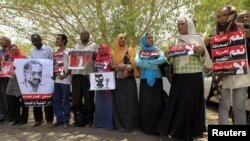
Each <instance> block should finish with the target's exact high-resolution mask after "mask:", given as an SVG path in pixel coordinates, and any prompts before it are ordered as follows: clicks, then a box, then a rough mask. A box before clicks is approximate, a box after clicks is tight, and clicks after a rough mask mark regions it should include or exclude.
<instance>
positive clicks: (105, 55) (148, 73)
mask: <svg viewBox="0 0 250 141" xmlns="http://www.w3.org/2000/svg"><path fill="white" fill-rule="evenodd" d="M249 25H250V12H247V11H243V12H240V13H237V12H236V10H235V8H234V7H232V6H224V7H222V8H221V9H219V10H218V12H217V15H216V31H215V34H214V35H223V34H227V33H229V32H234V31H239V30H241V31H244V32H245V37H246V45H247V54H249V53H250V42H249V39H250V38H249V37H250V31H249V28H250V26H249ZM176 26H177V29H178V36H176V38H175V42H174V44H173V45H175V46H178V45H190V44H194V45H195V48H194V49H193V51H194V54H193V55H186V56H171V55H170V52H169V50H166V51H165V50H164V52H162V51H161V50H160V49H159V48H158V47H157V46H156V45H155V43H154V38H153V35H152V33H149V32H146V33H144V34H143V35H142V36H141V38H140V49H139V50H138V51H136V50H135V48H133V47H129V46H128V44H127V39H126V35H125V34H119V35H118V36H117V37H116V39H115V44H114V50H113V51H111V50H110V45H109V44H107V43H102V44H100V45H97V44H96V43H94V42H93V41H91V40H90V33H89V32H88V31H87V30H83V31H82V32H81V33H80V40H81V42H80V43H79V44H78V45H76V46H75V47H74V50H84V51H91V52H92V53H93V55H92V58H91V59H90V61H89V62H88V64H87V65H86V66H85V68H84V69H74V70H70V69H68V63H69V50H68V49H67V42H68V39H67V36H66V35H65V34H58V35H57V36H56V40H55V43H56V45H57V47H58V48H57V50H55V51H54V52H53V50H52V48H50V47H48V46H46V45H45V44H43V43H42V38H41V36H40V35H39V34H33V35H31V42H32V45H33V46H34V49H33V50H32V52H31V57H30V58H31V59H51V60H53V53H59V52H60V53H63V66H64V68H65V73H64V74H63V75H54V76H53V80H54V94H53V103H52V105H50V106H45V107H33V113H34V119H35V123H34V124H33V126H34V127H36V126H40V125H41V124H43V123H44V122H45V125H46V126H48V127H55V126H59V125H63V127H64V128H68V127H69V125H70V118H71V117H70V115H71V114H70V112H71V104H70V97H71V98H72V111H73V123H72V125H73V126H76V127H95V128H105V129H109V130H111V129H112V130H113V129H114V130H118V131H121V132H133V131H135V130H141V131H142V132H144V133H146V134H151V135H164V136H167V137H169V138H178V139H181V140H194V139H195V138H198V137H202V135H203V132H206V122H205V120H206V118H205V115H206V114H205V100H204V82H203V78H204V75H203V73H204V69H211V65H212V63H211V58H212V57H211V45H210V41H209V39H208V40H204V39H203V37H202V36H201V35H200V34H198V33H197V32H196V31H195V23H194V21H193V20H192V19H190V18H187V17H183V18H179V19H178V21H177V25H176ZM214 35H212V36H214ZM0 46H1V47H2V49H1V51H0V56H1V57H0V61H1V63H3V62H13V61H14V60H15V59H24V58H28V57H26V56H24V55H23V54H22V51H21V50H22V48H21V47H18V46H17V45H15V44H12V43H11V40H10V39H9V38H7V37H5V36H3V37H1V38H0ZM169 46H170V45H169ZM249 56H250V55H248V58H249ZM248 60H249V59H248ZM164 63H168V64H169V65H171V66H172V79H171V89H170V93H169V94H168V95H169V97H168V95H166V93H165V92H164V90H163V85H164V84H163V81H162V77H163V75H162V71H161V69H160V67H159V66H160V65H162V64H164ZM248 66H249V63H248V64H247V69H249V67H248ZM14 69H15V67H14ZM93 72H99V73H102V72H114V74H115V83H116V88H115V90H106V91H98V90H97V91H90V78H89V74H90V73H93ZM16 75H19V74H16ZM16 75H14V76H13V77H1V78H0V121H1V122H3V121H9V122H13V123H12V125H24V124H27V122H28V116H29V113H28V111H29V107H26V106H25V104H24V100H23V98H22V96H21V95H22V94H21V91H20V88H19V86H18V82H17V78H16ZM35 75H38V74H35ZM249 75H250V73H248V74H243V75H228V76H223V77H213V79H214V81H213V82H214V84H215V87H212V88H211V91H213V89H215V90H217V91H218V93H221V96H220V103H219V108H218V111H219V114H218V115H219V121H218V124H221V125H225V124H228V119H229V109H230V97H231V96H230V94H232V98H233V112H234V122H233V123H234V124H236V125H245V124H247V119H246V111H245V102H246V100H247V91H248V87H249V86H250V76H249ZM33 77H39V76H33ZM136 78H139V79H140V85H139V94H138V90H137V85H136ZM71 88H72V91H71ZM138 95H139V97H138ZM43 111H44V113H45V120H44V117H43ZM54 116H55V120H54Z"/></svg>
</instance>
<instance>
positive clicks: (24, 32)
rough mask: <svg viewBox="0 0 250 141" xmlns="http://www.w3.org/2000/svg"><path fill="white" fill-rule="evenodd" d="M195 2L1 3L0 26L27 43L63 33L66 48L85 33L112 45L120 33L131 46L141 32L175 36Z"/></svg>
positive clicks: (45, 0) (161, 37)
mask: <svg viewBox="0 0 250 141" xmlns="http://www.w3.org/2000/svg"><path fill="white" fill-rule="evenodd" d="M197 1H198V0H21V1H20V0H1V1H0V9H1V13H0V24H2V25H6V26H9V27H12V28H15V29H16V31H17V32H18V35H19V36H20V37H22V38H25V39H29V38H30V35H31V34H33V33H39V34H41V35H42V37H43V39H44V40H46V41H47V43H48V42H50V43H52V42H54V40H55V39H54V38H55V35H56V34H58V33H64V34H66V35H67V36H68V37H69V41H70V42H69V46H71V47H72V46H73V45H74V44H76V43H77V40H78V39H79V33H80V32H81V30H82V29H87V30H89V31H90V33H91V35H92V39H93V40H94V41H95V42H97V43H103V42H107V43H109V44H111V46H112V45H113V42H114V39H115V37H116V36H117V34H119V33H127V35H128V39H129V43H130V45H132V46H136V45H138V44H139V38H140V36H141V35H142V34H143V33H144V32H152V33H153V34H154V35H157V37H156V40H158V41H159V42H161V43H164V42H165V39H168V38H169V37H171V36H172V35H173V34H175V33H176V26H175V24H176V19H177V18H178V16H179V14H180V13H181V12H183V11H188V10H189V9H193V8H194V4H195V3H197Z"/></svg>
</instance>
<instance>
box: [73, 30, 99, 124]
mask: <svg viewBox="0 0 250 141" xmlns="http://www.w3.org/2000/svg"><path fill="white" fill-rule="evenodd" d="M80 38H81V43H79V44H78V45H77V46H76V47H75V50H83V51H92V52H93V56H95V52H96V51H97V49H98V46H97V44H96V43H94V42H92V41H90V34H89V32H88V31H86V30H83V31H82V32H81V34H80ZM93 70H94V69H93V57H92V59H91V60H90V61H89V62H88V64H86V66H85V68H84V69H78V70H72V74H73V76H72V104H73V111H74V122H75V126H85V125H86V124H87V125H86V127H90V126H92V124H93V114H94V92H93V91H89V88H90V81H89V73H91V72H93ZM83 98H84V104H83V102H82V99H83ZM84 106H86V109H84ZM84 117H86V118H84ZM84 119H85V121H84Z"/></svg>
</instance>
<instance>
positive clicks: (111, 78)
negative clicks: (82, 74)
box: [89, 72, 115, 91]
mask: <svg viewBox="0 0 250 141" xmlns="http://www.w3.org/2000/svg"><path fill="white" fill-rule="evenodd" d="M89 75H90V90H91V91H95V90H114V89H115V75H114V72H102V73H90V74H89Z"/></svg>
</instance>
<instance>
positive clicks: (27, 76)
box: [14, 59, 54, 106]
mask: <svg viewBox="0 0 250 141" xmlns="http://www.w3.org/2000/svg"><path fill="white" fill-rule="evenodd" d="M14 66H15V68H16V69H15V73H16V76H17V81H18V85H19V87H20V90H21V93H22V97H23V98H24V100H27V101H32V100H34V101H35V102H33V104H32V105H33V106H35V103H39V102H40V103H41V101H44V100H46V102H43V103H44V104H45V105H46V103H48V101H47V100H50V99H51V98H52V94H53V91H54V85H53V83H54V81H53V79H52V78H51V77H52V76H53V62H52V60H50V59H16V60H15V61H14ZM30 103H32V102H30ZM32 105H30V106H32Z"/></svg>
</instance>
